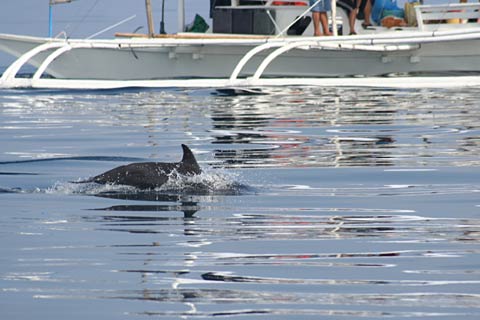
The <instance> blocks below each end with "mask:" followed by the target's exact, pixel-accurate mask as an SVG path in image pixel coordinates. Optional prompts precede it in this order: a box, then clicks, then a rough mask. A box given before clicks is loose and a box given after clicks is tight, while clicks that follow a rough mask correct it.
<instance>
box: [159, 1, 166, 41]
mask: <svg viewBox="0 0 480 320" xmlns="http://www.w3.org/2000/svg"><path fill="white" fill-rule="evenodd" d="M160 34H166V32H165V0H162V21H160Z"/></svg>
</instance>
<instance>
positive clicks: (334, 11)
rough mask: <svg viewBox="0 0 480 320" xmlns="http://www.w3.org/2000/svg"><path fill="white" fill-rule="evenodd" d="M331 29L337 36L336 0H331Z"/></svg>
mask: <svg viewBox="0 0 480 320" xmlns="http://www.w3.org/2000/svg"><path fill="white" fill-rule="evenodd" d="M332 31H333V35H334V36H335V37H336V36H338V30H337V1H336V0H332Z"/></svg>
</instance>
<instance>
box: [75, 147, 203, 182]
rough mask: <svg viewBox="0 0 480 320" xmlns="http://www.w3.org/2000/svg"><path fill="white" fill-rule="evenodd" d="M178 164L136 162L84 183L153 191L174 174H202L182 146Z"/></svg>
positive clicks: (192, 156)
mask: <svg viewBox="0 0 480 320" xmlns="http://www.w3.org/2000/svg"><path fill="white" fill-rule="evenodd" d="M182 148H183V158H182V160H181V161H180V162H137V163H131V164H127V165H124V166H120V167H117V168H114V169H112V170H109V171H107V172H104V173H102V174H99V175H98V176H95V177H93V178H90V179H89V180H87V181H84V182H96V183H100V184H119V185H128V186H133V187H137V188H139V189H155V188H158V187H160V186H162V185H163V184H165V183H166V182H167V181H168V179H169V177H170V176H172V175H175V174H178V175H186V176H194V175H198V174H201V173H202V169H200V166H199V165H198V163H197V160H196V159H195V156H194V155H193V152H192V150H190V148H189V147H187V146H186V145H184V144H182Z"/></svg>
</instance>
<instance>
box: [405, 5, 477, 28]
mask: <svg viewBox="0 0 480 320" xmlns="http://www.w3.org/2000/svg"><path fill="white" fill-rule="evenodd" d="M415 14H416V17H417V22H418V28H419V30H421V31H431V30H438V29H440V28H442V27H448V28H449V29H451V28H469V27H480V22H479V20H480V3H456V4H453V3H450V4H439V5H419V6H416V7H415Z"/></svg>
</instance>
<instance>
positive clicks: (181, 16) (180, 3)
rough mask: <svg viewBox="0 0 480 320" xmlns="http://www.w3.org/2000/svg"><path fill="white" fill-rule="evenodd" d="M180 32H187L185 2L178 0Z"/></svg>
mask: <svg viewBox="0 0 480 320" xmlns="http://www.w3.org/2000/svg"><path fill="white" fill-rule="evenodd" d="M177 7H178V30H177V32H183V31H184V30H185V0H178V6H177Z"/></svg>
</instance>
